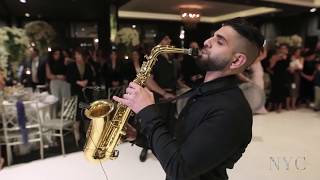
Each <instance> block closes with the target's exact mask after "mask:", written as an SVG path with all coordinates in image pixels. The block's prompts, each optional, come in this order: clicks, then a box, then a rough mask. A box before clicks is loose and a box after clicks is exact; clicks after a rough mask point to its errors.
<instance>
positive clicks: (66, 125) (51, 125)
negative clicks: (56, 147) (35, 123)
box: [42, 96, 78, 155]
mask: <svg viewBox="0 0 320 180" xmlns="http://www.w3.org/2000/svg"><path fill="white" fill-rule="evenodd" d="M77 102H78V98H77V96H72V97H69V98H63V99H62V106H61V115H60V118H54V119H49V120H48V119H47V120H45V121H44V122H43V123H42V127H43V132H44V133H45V132H49V131H50V133H46V135H48V136H53V137H59V138H60V140H61V149H62V154H63V155H65V147H64V136H65V135H67V134H69V133H70V132H73V125H74V123H75V119H76V113H77Z"/></svg>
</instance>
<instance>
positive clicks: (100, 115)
mask: <svg viewBox="0 0 320 180" xmlns="http://www.w3.org/2000/svg"><path fill="white" fill-rule="evenodd" d="M113 109H114V104H113V102H111V101H110V100H107V99H104V100H98V101H94V102H93V103H91V104H90V106H89V108H87V109H85V111H84V114H85V116H86V117H87V118H89V119H91V122H90V125H89V128H88V131H87V134H86V139H87V141H86V144H85V146H84V147H85V148H84V153H85V157H86V158H87V159H88V160H89V161H93V162H96V161H100V160H101V159H103V157H101V156H100V155H99V152H98V150H99V148H98V144H99V139H100V137H101V135H102V132H103V129H104V127H105V125H106V124H107V123H108V121H109V115H110V113H111V112H112V111H113Z"/></svg>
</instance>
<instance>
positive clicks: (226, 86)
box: [137, 76, 252, 180]
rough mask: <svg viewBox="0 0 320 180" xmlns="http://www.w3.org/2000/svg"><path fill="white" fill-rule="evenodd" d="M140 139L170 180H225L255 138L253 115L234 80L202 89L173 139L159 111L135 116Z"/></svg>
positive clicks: (149, 109) (184, 113)
mask: <svg viewBox="0 0 320 180" xmlns="http://www.w3.org/2000/svg"><path fill="white" fill-rule="evenodd" d="M137 117H138V118H140V120H141V133H142V134H144V135H145V136H146V137H147V139H148V145H149V147H150V148H151V149H152V151H153V153H154V154H155V156H156V157H157V158H158V160H159V161H160V163H161V166H162V168H163V169H164V170H165V172H166V175H167V179H169V180H187V179H190V180H224V179H228V176H227V173H226V168H233V165H234V163H236V162H237V161H238V160H239V159H240V157H241V156H242V153H243V152H244V151H245V148H246V147H247V145H248V144H249V143H250V141H251V136H252V113H251V109H250V106H249V104H248V102H247V101H246V99H245V97H244V96H243V94H242V92H241V90H240V89H239V88H238V87H237V81H236V78H235V76H228V77H222V78H218V79H215V80H213V81H210V82H206V83H203V84H202V85H201V86H200V87H199V88H197V89H195V90H194V91H193V93H192V97H190V100H189V101H188V103H187V105H186V106H185V108H184V109H183V111H182V113H181V114H180V116H179V118H178V124H177V131H176V132H175V136H172V135H171V134H170V133H169V131H168V128H167V127H166V126H165V124H164V121H165V120H164V119H163V118H162V116H161V114H160V113H159V111H158V109H157V106H156V105H151V106H148V107H146V108H144V109H143V110H142V111H140V112H139V113H138V114H137Z"/></svg>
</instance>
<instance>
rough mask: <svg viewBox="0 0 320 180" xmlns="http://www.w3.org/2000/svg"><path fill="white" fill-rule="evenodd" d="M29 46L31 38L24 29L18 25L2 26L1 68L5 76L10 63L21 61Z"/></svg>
mask: <svg viewBox="0 0 320 180" xmlns="http://www.w3.org/2000/svg"><path fill="white" fill-rule="evenodd" d="M28 46H29V38H28V37H27V36H26V33H25V31H24V29H20V28H16V27H2V28H0V70H1V71H2V74H3V75H4V76H6V75H7V73H6V70H7V67H8V64H9V63H12V62H13V61H20V60H21V59H22V58H23V57H24V55H25V50H26V48H27V47H28Z"/></svg>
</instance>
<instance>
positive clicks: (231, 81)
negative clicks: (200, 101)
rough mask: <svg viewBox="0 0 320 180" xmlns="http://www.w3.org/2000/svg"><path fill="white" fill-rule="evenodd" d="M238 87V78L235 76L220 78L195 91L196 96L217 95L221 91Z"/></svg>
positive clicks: (203, 84)
mask: <svg viewBox="0 0 320 180" xmlns="http://www.w3.org/2000/svg"><path fill="white" fill-rule="evenodd" d="M235 87H238V84H237V78H236V76H235V75H230V76H225V77H220V78H217V79H214V80H212V81H208V82H205V83H202V84H201V85H200V86H199V87H197V88H196V89H195V94H194V95H195V96H206V95H209V94H215V93H218V92H221V91H225V90H228V89H232V88H235Z"/></svg>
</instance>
